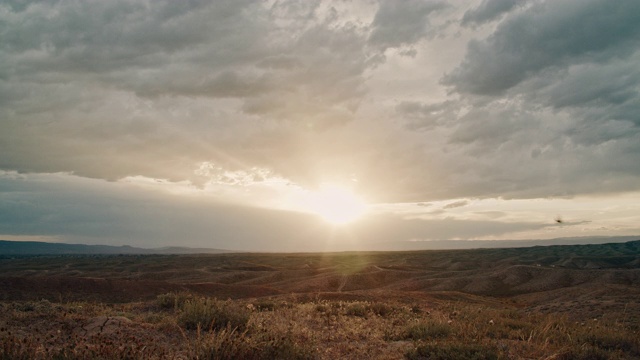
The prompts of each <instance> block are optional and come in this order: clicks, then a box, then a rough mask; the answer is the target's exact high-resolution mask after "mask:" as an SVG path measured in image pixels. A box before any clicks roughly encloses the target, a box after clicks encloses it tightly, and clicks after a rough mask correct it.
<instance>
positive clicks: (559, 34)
mask: <svg viewBox="0 0 640 360" xmlns="http://www.w3.org/2000/svg"><path fill="white" fill-rule="evenodd" d="M638 12H640V4H639V3H638V2H637V1H633V0H626V1H618V2H616V3H614V4H612V3H611V2H609V1H605V0H589V1H569V0H561V1H546V2H540V3H537V4H535V5H532V6H531V7H529V8H528V9H527V10H526V11H523V12H521V13H517V14H513V15H512V16H510V17H507V18H506V19H505V20H504V21H503V22H502V23H500V25H499V26H498V28H497V29H496V31H495V32H494V33H493V34H492V35H491V36H489V37H488V38H487V39H486V40H480V41H478V40H474V41H471V42H470V43H469V46H468V50H467V55H466V56H465V59H464V60H463V62H462V63H461V64H460V66H459V67H458V68H456V69H455V70H454V71H452V72H451V73H449V74H448V75H447V76H446V77H444V79H443V82H444V83H445V84H447V85H450V86H452V87H453V88H454V89H455V90H456V91H458V92H462V93H471V94H478V95H499V94H502V93H504V92H505V91H506V90H508V89H510V88H512V87H514V86H516V85H518V84H519V83H521V82H522V81H524V80H526V79H529V78H531V77H533V76H535V75H537V74H539V73H541V72H542V71H544V70H549V71H558V70H562V69H566V68H567V67H568V66H570V65H572V64H585V63H604V62H607V61H609V60H612V59H616V58H621V57H627V56H629V55H630V54H632V53H633V52H635V49H637V48H638V44H639V43H640V23H639V22H638V21H637V17H636V15H635V14H637V13H638ZM586 19H588V20H586ZM604 29H606V31H604Z"/></svg>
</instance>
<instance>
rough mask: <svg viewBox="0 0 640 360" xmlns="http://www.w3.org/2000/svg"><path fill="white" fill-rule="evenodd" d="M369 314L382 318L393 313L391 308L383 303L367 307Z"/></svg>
mask: <svg viewBox="0 0 640 360" xmlns="http://www.w3.org/2000/svg"><path fill="white" fill-rule="evenodd" d="M369 308H370V309H371V312H372V313H374V314H376V315H378V316H382V317H386V316H388V315H390V314H391V313H393V308H392V307H391V306H389V305H387V304H384V303H374V304H371V306H370V307H369Z"/></svg>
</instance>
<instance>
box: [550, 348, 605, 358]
mask: <svg viewBox="0 0 640 360" xmlns="http://www.w3.org/2000/svg"><path fill="white" fill-rule="evenodd" d="M556 359H558V360H608V359H609V354H608V353H607V352H606V351H604V350H601V349H598V348H594V347H586V348H579V349H571V350H569V351H567V352H565V353H563V354H560V355H559V356H558V357H557V358H556Z"/></svg>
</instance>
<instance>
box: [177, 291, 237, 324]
mask: <svg viewBox="0 0 640 360" xmlns="http://www.w3.org/2000/svg"><path fill="white" fill-rule="evenodd" d="M178 321H179V323H180V325H182V326H183V327H184V328H185V329H189V330H195V329H198V328H199V329H205V330H219V329H223V328H226V327H231V328H232V329H239V330H243V329H244V328H245V327H246V325H247V323H248V322H249V312H248V311H247V310H246V309H244V308H242V307H239V306H233V305H232V304H231V303H229V302H222V301H219V300H216V299H207V298H196V299H192V300H187V301H186V302H185V303H184V305H183V307H182V313H181V314H180V317H179V319H178Z"/></svg>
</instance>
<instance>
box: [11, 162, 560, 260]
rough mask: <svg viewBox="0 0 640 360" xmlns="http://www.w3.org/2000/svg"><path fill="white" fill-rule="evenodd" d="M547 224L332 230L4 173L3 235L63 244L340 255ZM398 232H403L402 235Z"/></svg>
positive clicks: (389, 218) (113, 186)
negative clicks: (408, 243)
mask: <svg viewBox="0 0 640 360" xmlns="http://www.w3.org/2000/svg"><path fill="white" fill-rule="evenodd" d="M548 225H549V224H537V223H498V224H496V222H493V221H477V220H476V221H472V220H469V221H465V220H453V219H451V220H445V221H435V220H419V219H403V218H401V217H397V216H395V215H392V214H386V215H378V216H374V217H373V218H370V219H368V220H363V222H361V223H358V224H356V225H355V226H353V227H352V228H349V229H346V228H345V229H334V228H331V227H330V226H328V225H327V224H324V223H323V222H322V220H319V219H318V218H316V217H314V216H312V215H308V214H303V213H295V212H287V211H277V210H270V209H259V208H254V207H247V206H238V205H229V204H226V205H225V204H220V203H218V202H216V201H211V200H210V199H206V198H205V199H203V198H201V197H199V196H187V197H178V198H176V196H175V195H171V194H167V193H158V192H157V191H152V190H141V189H139V188H136V187H135V186H131V185H130V184H118V183H113V182H105V181H101V180H92V179H86V178H80V177H76V176H70V175H66V174H45V175H18V174H16V173H0V234H5V235H14V236H20V235H28V236H45V237H53V238H58V239H63V240H65V241H66V242H80V243H89V244H115V245H134V246H141V247H161V246H173V245H180V246H190V247H209V248H220V249H229V250H239V251H342V250H366V249H370V248H371V247H372V246H374V247H375V246H377V245H380V244H387V245H391V246H392V247H393V244H394V243H397V244H402V243H406V242H407V241H410V240H414V239H420V240H435V239H438V240H446V239H457V238H469V237H474V236H483V235H499V234H504V233H508V232H512V231H518V230H526V229H539V228H543V227H545V226H548ZM398 229H400V231H398Z"/></svg>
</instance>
